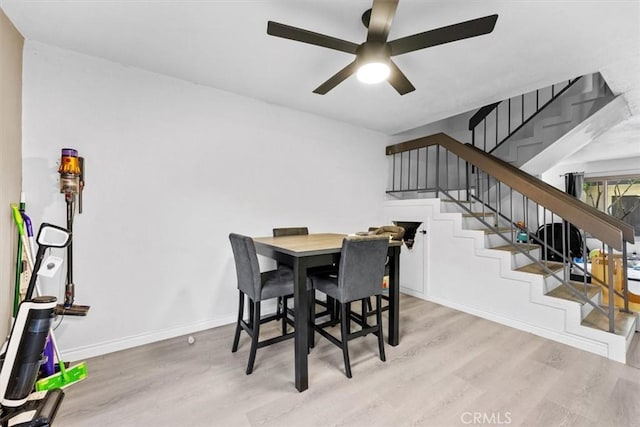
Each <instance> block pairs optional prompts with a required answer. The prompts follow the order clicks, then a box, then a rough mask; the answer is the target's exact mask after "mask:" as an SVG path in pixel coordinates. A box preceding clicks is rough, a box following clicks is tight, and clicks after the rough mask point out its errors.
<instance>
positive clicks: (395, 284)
mask: <svg viewBox="0 0 640 427" xmlns="http://www.w3.org/2000/svg"><path fill="white" fill-rule="evenodd" d="M399 331H400V247H399V246H396V247H393V248H392V254H391V256H390V257H389V344H390V345H392V346H396V345H398V343H399Z"/></svg>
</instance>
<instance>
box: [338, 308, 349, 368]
mask: <svg viewBox="0 0 640 427" xmlns="http://www.w3.org/2000/svg"><path fill="white" fill-rule="evenodd" d="M350 311H351V303H343V304H340V315H341V316H342V319H341V320H340V330H341V333H342V356H343V358H344V371H345V374H346V375H347V378H351V363H350V362H349V332H350V331H349V329H350V328H349V317H350V316H349V312H350Z"/></svg>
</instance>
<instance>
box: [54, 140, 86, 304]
mask: <svg viewBox="0 0 640 427" xmlns="http://www.w3.org/2000/svg"><path fill="white" fill-rule="evenodd" d="M83 170H84V159H83V158H82V157H78V151H76V150H74V149H72V148H63V149H62V157H61V159H60V168H59V169H58V173H59V174H60V193H62V194H64V201H65V202H66V205H67V230H69V232H70V233H71V232H73V217H74V213H75V200H76V194H77V195H78V212H79V213H82V190H83V189H84V172H83ZM74 301H75V284H74V283H73V247H72V244H69V246H67V279H66V284H65V288H64V304H58V306H57V307H56V313H57V314H66V315H72V316H86V315H87V312H88V311H89V308H90V306H88V305H76V304H74Z"/></svg>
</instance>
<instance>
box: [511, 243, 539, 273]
mask: <svg viewBox="0 0 640 427" xmlns="http://www.w3.org/2000/svg"><path fill="white" fill-rule="evenodd" d="M528 254H529V255H530V256H532V257H533V258H534V259H536V260H538V259H540V248H538V249H531V250H529V251H528ZM532 262H533V261H531V258H529V257H528V256H526V255H525V254H523V253H522V252H512V254H511V269H512V270H515V269H516V268H520V267H524V266H525V265H528V264H531V263H532Z"/></svg>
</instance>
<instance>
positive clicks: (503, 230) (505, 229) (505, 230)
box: [482, 227, 515, 234]
mask: <svg viewBox="0 0 640 427" xmlns="http://www.w3.org/2000/svg"><path fill="white" fill-rule="evenodd" d="M514 230H515V228H513V227H511V228H510V227H500V228H498V230H497V231H495V230H492V229H490V228H487V229H483V230H482V231H484V234H502V233H510V232H513V231H514Z"/></svg>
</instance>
